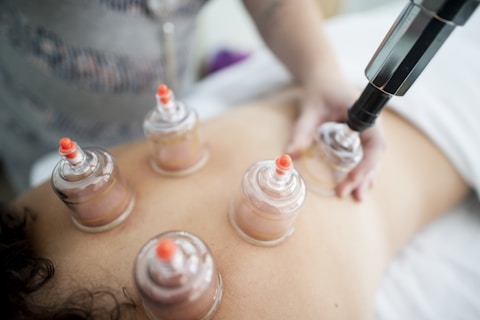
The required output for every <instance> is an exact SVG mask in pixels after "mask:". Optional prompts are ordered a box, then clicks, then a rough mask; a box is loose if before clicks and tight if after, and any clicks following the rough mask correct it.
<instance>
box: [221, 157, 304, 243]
mask: <svg viewBox="0 0 480 320" xmlns="http://www.w3.org/2000/svg"><path fill="white" fill-rule="evenodd" d="M305 195H306V190H305V184H304V182H303V180H302V178H301V177H300V175H299V174H298V172H297V171H296V170H295V169H294V168H293V162H292V159H291V157H290V156H289V155H287V154H284V155H282V156H280V157H278V158H276V159H275V160H274V161H273V160H263V161H258V162H256V163H254V164H253V165H251V166H250V167H249V168H248V169H247V171H246V172H245V174H244V176H243V178H242V182H241V186H240V190H239V191H238V192H237V194H235V195H234V197H233V199H232V201H231V203H230V210H229V216H230V222H231V224H232V226H233V228H234V229H235V230H236V231H237V233H238V234H239V235H240V236H241V237H242V238H243V239H244V240H246V241H248V242H250V243H253V244H255V245H260V246H273V245H277V244H279V243H280V242H282V241H283V240H285V239H286V238H287V237H289V236H290V235H291V234H292V233H293V231H294V229H295V221H296V218H297V215H298V213H299V211H300V208H301V206H302V204H303V203H304V201H305Z"/></svg>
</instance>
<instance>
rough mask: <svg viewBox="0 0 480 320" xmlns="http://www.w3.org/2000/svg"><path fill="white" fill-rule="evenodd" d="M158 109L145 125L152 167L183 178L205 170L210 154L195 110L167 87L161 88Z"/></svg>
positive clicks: (158, 94)
mask: <svg viewBox="0 0 480 320" xmlns="http://www.w3.org/2000/svg"><path fill="white" fill-rule="evenodd" d="M156 100H157V106H156V107H155V108H154V109H153V110H152V111H150V112H149V113H148V114H147V115H146V117H145V120H144V122H143V129H144V132H145V136H146V137H147V138H148V139H149V140H150V142H151V146H152V157H151V165H152V167H153V169H154V170H155V171H156V172H158V173H161V174H164V175H169V176H181V175H187V174H190V173H193V172H195V171H197V170H199V169H200V168H202V167H203V166H204V165H205V163H206V162H207V160H208V156H209V152H208V148H207V147H206V144H205V142H204V140H203V137H202V135H201V134H200V129H199V125H198V116H197V113H196V112H195V110H194V109H191V108H189V107H188V106H187V105H185V104H184V103H183V102H181V101H178V100H176V99H175V97H174V95H173V93H172V91H171V90H170V89H169V88H168V87H167V86H166V85H164V84H161V85H160V86H159V87H158V90H157V94H156Z"/></svg>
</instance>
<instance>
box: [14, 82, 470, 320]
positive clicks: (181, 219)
mask: <svg viewBox="0 0 480 320" xmlns="http://www.w3.org/2000/svg"><path fill="white" fill-rule="evenodd" d="M300 96H301V94H300V92H299V91H298V90H294V89H292V90H286V91H284V92H283V93H281V94H277V95H275V96H273V97H270V98H268V99H266V100H263V101H259V102H256V103H252V104H249V105H245V106H238V107H235V108H233V107H232V109H231V110H230V111H228V112H227V113H226V114H224V115H222V116H220V117H218V118H215V119H213V120H210V121H208V122H205V123H202V130H203V132H204V134H205V138H206V140H207V142H208V144H209V147H210V152H211V154H210V158H209V161H208V163H207V164H206V165H205V167H204V168H202V169H201V170H200V171H198V172H196V173H195V174H193V175H190V176H186V177H182V178H171V177H170V178H169V177H163V176H161V175H158V174H155V173H154V172H153V171H152V169H151V167H150V166H149V164H148V161H149V155H150V154H149V147H148V144H147V142H146V141H139V142H137V143H133V144H129V145H122V146H119V147H116V148H114V149H112V150H111V152H112V153H113V155H114V156H115V158H116V160H117V163H118V165H119V168H120V170H121V172H122V175H124V176H125V178H126V179H128V180H129V181H130V183H131V185H132V186H133V188H134V189H135V194H136V199H137V201H136V205H135V207H134V209H133V212H132V213H131V215H130V216H129V217H128V219H127V220H126V221H125V222H123V223H122V224H121V225H120V226H118V227H116V228H114V229H112V230H110V231H107V232H103V233H98V234H89V233H85V232H82V231H80V230H78V229H76V228H75V227H74V225H73V224H72V222H71V220H70V213H69V212H68V209H67V207H66V206H65V205H64V204H63V203H62V202H61V201H60V199H58V198H57V197H56V195H55V194H54V193H53V191H52V190H51V187H50V186H49V184H44V185H42V186H40V187H38V188H36V189H33V190H31V191H30V192H28V193H26V194H24V195H23V196H21V197H20V198H19V199H17V200H16V205H17V206H21V207H28V208H30V210H31V211H33V214H35V215H36V220H35V222H33V223H32V224H31V229H30V230H29V234H30V236H31V240H32V241H33V243H34V245H35V249H36V251H37V252H38V254H40V255H42V256H44V257H46V258H50V259H52V260H53V262H54V263H55V266H56V274H55V278H56V279H55V281H54V282H53V283H52V284H51V285H50V286H48V287H46V288H43V289H42V290H41V291H40V292H38V295H37V297H36V299H38V300H39V301H44V302H48V303H52V302H55V301H57V300H56V299H57V298H58V296H60V297H64V296H65V295H66V294H68V293H69V292H74V291H75V290H78V289H80V288H85V287H86V288H89V289H95V288H105V287H108V288H112V290H113V292H115V293H116V294H117V295H118V296H119V297H122V288H123V287H126V288H127V291H128V292H129V293H130V295H131V296H134V297H136V294H135V289H134V286H133V279H132V270H133V263H134V259H135V257H136V255H137V253H138V251H139V250H140V248H141V247H142V246H143V245H144V244H145V243H146V242H147V241H148V240H149V239H151V238H152V237H154V236H155V235H157V234H159V233H161V232H164V231H168V230H185V231H189V232H191V233H194V234H196V235H197V236H199V237H200V238H201V239H203V240H204V241H205V242H206V243H207V245H208V246H209V248H210V249H211V251H212V254H213V257H214V259H215V262H216V265H217V268H218V269H219V271H220V273H221V275H222V279H223V286H224V292H223V300H222V302H221V305H220V307H219V309H218V312H217V313H216V316H215V317H214V319H371V318H372V316H373V307H374V298H375V294H376V290H377V288H378V286H379V282H380V280H381V278H382V274H383V272H384V271H385V269H386V267H387V265H388V262H389V261H390V260H391V259H392V258H393V256H394V255H395V254H396V253H397V252H398V250H399V249H400V248H401V247H402V246H404V245H405V244H406V242H407V241H408V240H409V239H410V238H411V237H412V236H413V235H414V234H416V233H417V232H419V230H421V229H422V228H423V227H424V226H425V225H427V224H428V223H429V222H431V221H432V220H433V219H435V218H437V217H439V216H440V215H441V214H442V213H444V212H445V211H446V210H447V209H449V208H450V207H451V206H453V205H454V204H455V203H457V202H458V201H459V200H460V199H462V198H463V197H464V196H465V195H466V193H467V192H468V187H467V185H466V184H465V182H464V181H463V180H462V179H461V177H460V176H459V174H458V173H457V172H456V171H455V169H454V167H453V166H452V165H451V163H450V162H449V161H448V160H447V159H446V157H445V156H444V155H443V154H442V153H441V152H440V151H439V150H438V149H437V148H436V147H435V146H434V145H433V144H432V142H431V141H430V140H429V139H427V138H426V137H425V136H424V135H423V134H422V133H421V132H420V131H419V130H417V129H416V128H415V127H413V126H411V125H410V124H409V123H408V122H406V121H404V120H403V119H402V118H400V117H399V116H397V115H396V114H394V113H393V112H392V111H390V110H388V109H385V110H384V111H383V113H382V118H383V119H382V125H383V127H384V131H385V137H386V141H387V144H388V147H387V149H386V152H385V153H384V156H383V157H382V159H381V163H380V172H379V178H378V181H377V183H376V184H375V185H374V186H373V188H372V189H371V190H370V192H368V193H367V194H366V195H365V198H364V200H363V201H362V202H357V201H354V200H353V199H352V198H351V197H345V198H338V197H320V196H316V195H314V194H312V193H308V194H307V198H306V201H305V203H304V205H303V207H302V209H301V212H300V213H299V215H298V218H297V221H296V228H295V232H294V233H293V235H292V236H291V237H289V238H288V239H287V240H286V241H284V242H282V243H281V244H279V245H277V246H274V247H268V248H265V247H259V246H254V245H252V244H249V243H247V242H246V241H244V240H242V239H241V238H240V237H239V236H238V235H237V234H236V233H235V232H234V230H233V228H232V227H231V226H230V224H229V221H228V205H229V201H230V199H231V197H232V195H233V194H234V192H235V191H236V190H237V188H238V186H239V183H240V181H241V178H242V175H243V173H244V172H245V170H246V168H247V167H248V166H249V165H250V164H252V163H254V162H256V161H258V160H263V159H273V158H275V157H277V156H279V155H280V154H282V153H283V152H284V149H285V147H286V145H287V143H288V141H289V137H290V134H291V130H292V126H293V123H294V119H295V117H296V115H297V112H298V110H297V105H298V104H299V97H300ZM136 299H137V302H138V308H137V309H138V318H139V319H142V318H144V317H145V315H144V313H143V310H142V307H141V303H140V301H139V300H138V298H136Z"/></svg>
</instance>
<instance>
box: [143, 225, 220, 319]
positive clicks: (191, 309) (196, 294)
mask: <svg viewBox="0 0 480 320" xmlns="http://www.w3.org/2000/svg"><path fill="white" fill-rule="evenodd" d="M134 282H135V286H136V288H137V291H138V293H139V296H140V297H141V300H142V302H143V306H144V308H145V312H146V313H147V315H148V317H149V318H150V319H162V320H187V319H188V320H196V319H201V320H207V319H210V318H211V317H212V316H213V315H214V314H215V312H216V310H217V308H218V306H219V304H220V301H221V299H222V293H223V286H222V278H221V276H220V273H219V272H218V271H217V268H216V266H215V262H214V260H213V257H212V255H211V252H210V250H209V249H208V247H207V245H206V244H205V243H204V242H203V241H202V240H201V239H200V238H198V237H197V236H195V235H193V234H191V233H188V232H185V231H168V232H164V233H161V234H159V235H158V236H156V237H154V238H153V239H151V240H149V241H148V242H147V243H146V244H145V245H144V246H143V248H142V249H141V250H140V251H139V253H138V255H137V258H136V260H135V266H134Z"/></svg>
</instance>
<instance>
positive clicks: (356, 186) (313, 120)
mask: <svg viewBox="0 0 480 320" xmlns="http://www.w3.org/2000/svg"><path fill="white" fill-rule="evenodd" d="M244 4H245V7H246V9H247V10H248V12H249V13H250V15H251V16H252V18H253V20H254V22H255V23H256V25H257V28H258V30H259V32H260V34H261V36H262V37H263V39H264V41H265V43H266V44H267V45H268V47H269V48H270V49H271V51H272V52H273V53H274V54H275V55H276V56H277V57H278V59H279V60H280V61H281V62H282V63H283V64H284V65H285V66H286V67H287V69H288V70H289V71H290V73H291V74H292V76H293V78H294V79H295V80H296V81H297V82H298V83H299V84H300V85H301V86H302V87H303V89H304V95H303V101H302V109H301V110H302V111H301V113H300V115H299V117H298V119H297V121H296V124H295V126H294V130H293V134H292V137H291V142H290V144H289V145H288V147H287V152H288V153H290V154H291V155H292V156H294V157H295V156H298V155H300V154H301V153H302V152H303V151H304V150H305V149H306V148H308V147H309V146H310V144H311V143H312V139H313V132H314V130H315V129H316V128H317V126H318V125H319V124H321V123H323V122H325V121H345V120H346V116H347V109H348V108H349V107H350V106H351V105H352V104H353V102H354V101H355V99H356V98H357V97H358V94H359V92H358V91H357V90H355V89H354V88H353V87H352V86H351V85H350V84H349V83H348V81H347V80H346V78H345V77H344V75H343V73H342V70H341V68H340V66H339V64H338V62H337V59H336V57H335V54H334V51H333V50H332V48H331V46H330V44H329V41H328V39H327V36H326V34H325V32H324V30H323V24H322V22H323V16H322V12H321V10H320V8H319V6H318V5H317V3H316V2H315V1H313V0H295V1H292V0H263V1H261V0H260V1H259V0H244ZM361 139H362V145H363V147H364V153H365V158H364V160H363V161H362V162H361V163H360V165H359V166H358V167H357V168H356V169H354V170H353V171H352V172H351V173H350V174H349V175H348V176H347V177H346V178H345V180H344V181H342V182H341V183H340V184H339V185H338V188H337V195H339V196H346V195H349V194H351V195H352V196H353V197H354V198H355V199H356V200H361V199H362V198H363V196H364V195H365V193H366V191H367V190H368V189H369V188H370V187H371V186H372V184H373V182H374V180H375V178H376V172H377V171H378V164H379V160H380V157H381V155H382V154H383V150H384V140H383V135H382V132H381V130H380V128H379V125H378V126H376V127H374V128H371V129H369V130H366V131H365V132H364V133H362V135H361Z"/></svg>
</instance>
